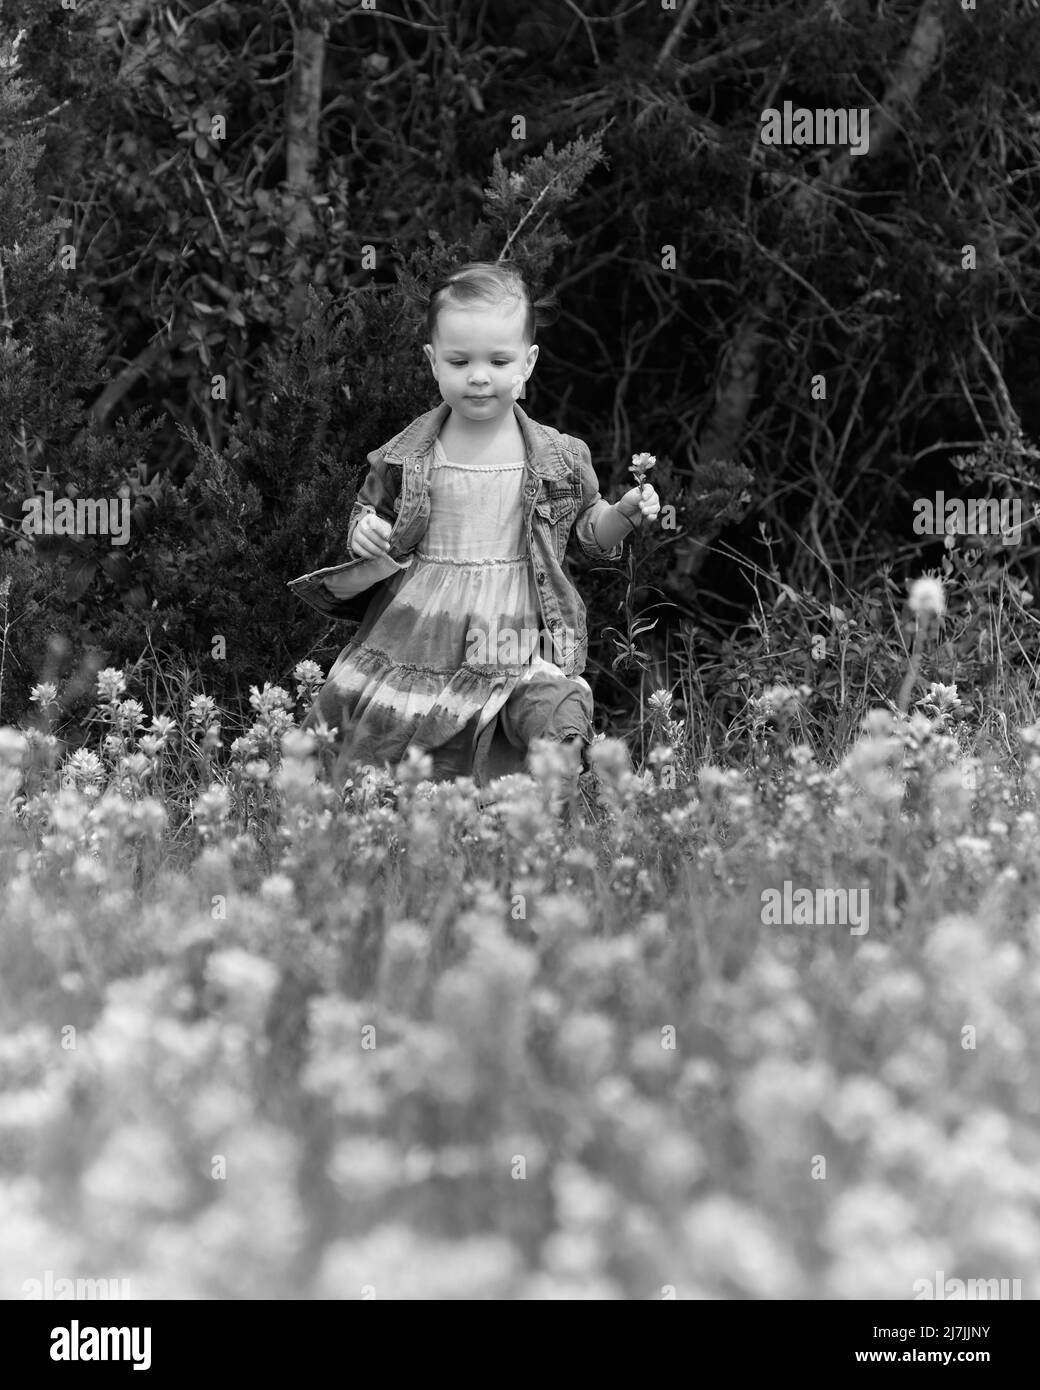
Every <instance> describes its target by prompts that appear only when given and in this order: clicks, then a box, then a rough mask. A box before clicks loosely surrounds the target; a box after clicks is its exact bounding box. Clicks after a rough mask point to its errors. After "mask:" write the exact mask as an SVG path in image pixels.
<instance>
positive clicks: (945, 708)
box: [918, 681, 961, 714]
mask: <svg viewBox="0 0 1040 1390" xmlns="http://www.w3.org/2000/svg"><path fill="white" fill-rule="evenodd" d="M918 703H919V704H922V705H926V706H928V707H930V708H933V709H935V710H936V711H937V712H938V713H939V714H948V713H950V712H952V711H953V710H955V709H957V708H959V706H960V704H961V699H960V697H959V696H958V694H957V686H956V684H954V685H941V684H940V683H939V682H938V681H932V683H931V685H930V686H929V687H928V693H927V694H926V695H924V696H922V697H921V699H920V700H919V701H918Z"/></svg>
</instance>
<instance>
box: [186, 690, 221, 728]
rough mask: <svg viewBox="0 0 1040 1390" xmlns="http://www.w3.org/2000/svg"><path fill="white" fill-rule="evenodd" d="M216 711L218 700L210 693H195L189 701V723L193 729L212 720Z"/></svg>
mask: <svg viewBox="0 0 1040 1390" xmlns="http://www.w3.org/2000/svg"><path fill="white" fill-rule="evenodd" d="M216 712H217V704H216V701H215V700H214V699H213V698H212V697H211V696H209V695H193V696H192V697H191V699H190V700H189V701H188V723H189V725H190V726H191V728H193V729H198V728H201V727H202V725H203V724H206V723H207V722H208V721H210V720H212V719H213V717H214V715H215V714H216Z"/></svg>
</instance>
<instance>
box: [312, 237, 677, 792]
mask: <svg viewBox="0 0 1040 1390" xmlns="http://www.w3.org/2000/svg"><path fill="white" fill-rule="evenodd" d="M549 304H550V302H549V301H539V303H538V305H537V306H536V305H534V304H532V302H531V298H530V295H529V293H528V290H527V287H526V285H525V284H524V281H523V279H522V278H521V276H520V275H519V274H518V272H517V271H516V270H515V269H513V268H512V267H510V266H509V265H501V264H498V265H496V264H493V263H487V262H471V263H470V264H468V265H464V266H462V267H460V268H459V269H457V270H454V271H452V272H451V273H449V274H448V275H446V276H445V277H443V278H442V279H441V280H440V281H439V282H438V283H437V284H436V285H435V286H434V288H433V289H432V291H431V293H430V295H429V299H428V303H427V317H426V327H427V334H428V337H429V342H428V343H427V344H426V345H425V347H424V348H423V351H424V353H425V354H426V357H427V359H428V360H429V363H430V368H431V370H432V372H433V375H434V378H435V380H436V382H437V385H438V387H439V388H440V393H441V397H442V399H443V404H441V405H440V406H438V407H436V408H435V409H434V410H431V411H428V412H427V413H426V414H425V415H420V416H419V417H418V419H416V420H413V421H412V423H411V424H410V425H408V426H407V427H406V428H405V429H404V430H402V431H401V433H400V434H398V435H396V436H395V437H394V438H393V439H391V440H389V441H388V442H387V443H386V444H384V445H382V446H381V447H380V448H379V449H376V450H374V451H373V452H372V453H371V454H369V455H368V462H369V464H370V465H371V467H370V471H369V473H368V476H367V477H366V479H365V481H364V483H363V485H362V487H361V489H360V490H359V492H358V496H357V501H356V502H355V504H354V508H353V510H352V512H351V516H350V522H349V525H348V529H347V545H348V548H349V549H350V551H351V553H352V555H353V556H354V557H355V558H354V559H352V560H348V561H347V562H346V563H344V564H341V565H334V566H332V567H330V568H328V569H322V570H316V571H314V572H313V573H312V574H307V575H302V576H301V577H300V578H299V579H294V580H292V581H291V583H290V586H289V587H290V588H292V589H293V590H294V592H296V593H297V594H299V595H300V597H302V598H303V599H305V600H306V601H307V602H308V603H310V604H312V605H313V606H314V607H316V608H318V609H319V610H320V611H321V612H323V613H327V614H329V615H331V616H335V617H346V616H351V615H357V613H358V611H359V609H358V602H359V599H358V596H359V595H361V596H364V602H365V608H364V615H363V618H362V621H361V625H360V627H359V628H358V630H357V632H356V633H355V635H354V637H353V640H352V641H351V642H349V643H348V644H347V646H345V647H344V648H343V650H342V651H341V652H340V654H339V656H338V657H337V659H336V661H335V663H334V664H333V666H332V669H331V670H330V671H329V675H328V679H327V681H326V683H325V685H324V687H323V688H322V690H321V691H320V693H319V695H318V698H317V700H316V701H315V703H314V705H313V707H312V709H311V710H310V712H309V713H308V715H307V717H306V719H305V720H304V722H303V727H304V728H311V727H315V726H317V725H318V724H319V723H320V722H322V721H324V722H325V723H326V724H327V725H328V726H329V727H330V728H332V727H334V728H336V729H338V731H339V733H338V740H337V749H338V757H337V763H336V768H335V774H336V777H337V780H338V781H340V782H342V781H343V780H344V779H345V778H346V777H347V776H348V775H349V772H350V763H351V762H356V763H358V764H370V765H374V766H376V767H388V768H390V769H391V770H392V769H393V768H394V767H396V765H397V764H398V763H399V762H400V760H401V759H402V758H403V757H404V755H405V753H406V751H407V749H408V747H409V745H410V744H414V745H416V746H417V747H418V748H420V749H422V750H424V751H426V752H427V753H429V755H430V758H431V761H432V771H431V776H432V777H433V779H434V780H438V781H439V780H444V779H447V778H452V777H458V776H469V777H472V778H473V779H474V781H475V782H476V784H477V785H478V786H481V787H483V786H486V785H487V783H488V782H489V781H490V780H491V779H492V778H494V777H499V776H503V775H505V774H507V773H510V772H518V771H521V770H523V769H524V767H525V766H526V755H527V751H528V749H529V747H530V744H531V743H532V741H533V740H534V739H536V738H548V739H552V740H559V741H567V742H569V741H571V740H579V741H580V744H581V749H582V753H583V754H584V749H585V748H586V746H587V745H588V743H589V742H590V741H591V739H592V734H593V726H592V714H593V706H592V691H591V688H590V687H589V685H588V683H587V682H586V681H585V680H584V679H583V678H582V674H581V673H582V671H583V670H584V669H585V661H586V654H587V648H588V636H587V630H586V616H585V605H584V604H583V603H582V600H581V598H580V597H579V596H578V593H577V591H576V590H575V588H574V586H573V584H572V583H571V580H570V577H569V575H568V573H567V569H566V562H565V560H564V551H565V549H566V546H567V541H568V538H569V536H570V533H571V531H572V530H573V531H574V533H575V536H576V538H577V540H578V543H579V545H580V546H581V548H582V550H583V551H584V552H585V554H586V555H588V556H590V557H592V558H596V559H610V560H617V559H620V558H621V554H622V546H621V541H622V538H623V537H624V536H625V535H627V534H629V533H630V531H631V530H632V528H633V527H635V526H636V525H641V524H642V519H643V517H649V518H653V517H655V516H657V514H658V513H659V511H660V503H659V500H658V497H657V494H656V492H655V491H654V489H653V488H652V487H650V486H649V484H645V485H644V486H643V488H642V490H641V489H640V488H638V487H634V488H632V489H631V490H630V491H628V492H626V493H625V495H624V496H623V497H622V498H621V499H620V501H618V502H617V503H615V504H614V505H611V504H610V503H609V502H607V501H605V500H604V499H603V498H602V497H601V496H600V493H599V487H598V483H597V480H596V475H595V472H594V471H593V468H592V463H591V459H590V457H589V451H588V448H587V447H586V445H585V444H584V443H583V442H582V441H581V440H580V439H574V438H572V437H570V436H568V435H565V434H561V433H559V432H558V431H557V430H554V429H552V428H550V427H549V426H546V425H540V424H538V423H537V422H536V421H534V420H532V419H530V418H529V417H528V416H527V415H526V414H525V413H524V411H523V410H521V408H520V406H519V405H518V404H517V400H518V399H519V398H520V397H521V396H522V395H523V391H524V383H525V382H526V381H527V379H528V378H529V377H530V375H531V372H532V371H533V370H534V365H535V362H536V360H537V357H538V347H537V345H536V344H535V328H536V324H539V323H541V322H543V321H544V317H545V310H546V308H547V307H549ZM373 586H374V587H373ZM576 777H577V766H575V772H574V779H575V780H576ZM572 786H573V783H572Z"/></svg>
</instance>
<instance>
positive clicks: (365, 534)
mask: <svg viewBox="0 0 1040 1390" xmlns="http://www.w3.org/2000/svg"><path fill="white" fill-rule="evenodd" d="M391 529H392V528H391V526H390V523H389V521H384V520H383V518H382V517H381V516H376V514H375V512H366V513H365V514H364V516H363V517H362V518H361V520H360V521H359V522H358V524H357V525H356V526H355V527H354V538H353V540H352V541H351V542H350V549H351V551H352V552H353V554H355V555H356V556H358V558H359V559H361V560H379V559H381V558H382V557H383V556H384V555H385V554H386V553H387V551H388V550H389V549H390V542H389V540H388V537H389V535H390V531H391Z"/></svg>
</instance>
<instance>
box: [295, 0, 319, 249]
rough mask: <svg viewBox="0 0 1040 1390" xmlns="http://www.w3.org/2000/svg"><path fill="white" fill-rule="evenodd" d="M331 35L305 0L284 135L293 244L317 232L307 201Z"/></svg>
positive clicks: (311, 3) (310, 0) (297, 31)
mask: <svg viewBox="0 0 1040 1390" xmlns="http://www.w3.org/2000/svg"><path fill="white" fill-rule="evenodd" d="M328 32H329V21H328V18H327V17H323V16H322V15H321V14H320V13H319V12H318V7H317V6H316V5H315V4H314V0H302V3H301V5H300V11H299V21H298V23H296V24H294V26H293V70H292V78H291V81H290V84H289V94H288V100H287V110H286V132H285V150H286V152H285V163H286V172H285V181H286V184H287V185H288V188H289V193H290V195H295V200H296V205H295V208H294V211H293V218H292V222H291V224H290V238H291V239H292V240H294V241H295V240H299V239H301V238H305V237H308V236H311V235H312V234H313V232H314V215H313V213H312V212H311V208H310V204H309V203H308V201H307V199H308V197H309V195H310V194H311V193H313V192H314V171H315V169H316V168H317V164H318V122H319V116H320V114H321V93H322V79H323V76H324V72H325V40H326V38H327V37H328Z"/></svg>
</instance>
